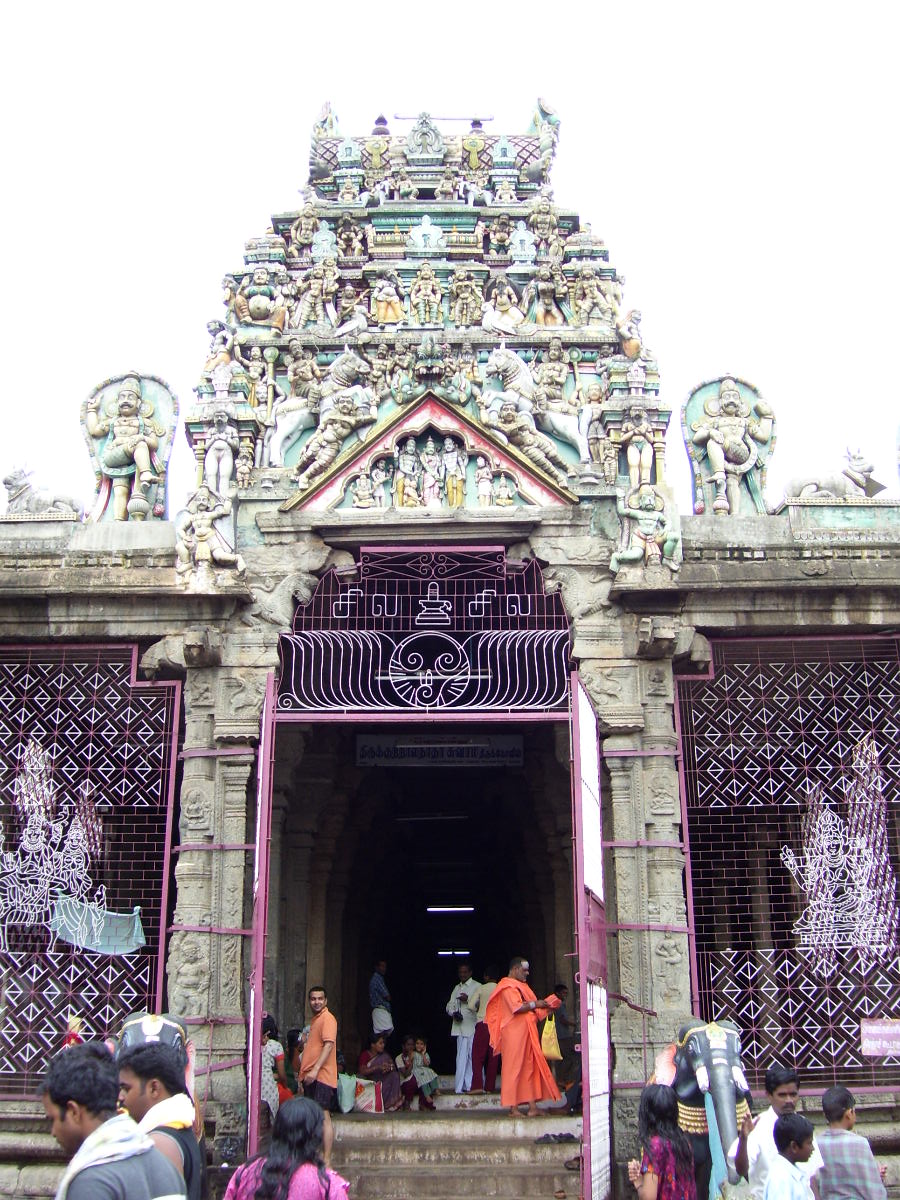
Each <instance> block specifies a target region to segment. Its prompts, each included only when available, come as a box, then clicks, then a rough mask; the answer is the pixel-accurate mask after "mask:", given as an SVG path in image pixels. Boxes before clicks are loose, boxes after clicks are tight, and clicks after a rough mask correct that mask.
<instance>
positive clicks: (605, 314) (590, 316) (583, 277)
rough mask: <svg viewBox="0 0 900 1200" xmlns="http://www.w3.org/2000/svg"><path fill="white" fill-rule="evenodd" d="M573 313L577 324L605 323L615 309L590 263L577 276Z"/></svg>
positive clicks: (573, 290) (573, 295) (573, 293)
mask: <svg viewBox="0 0 900 1200" xmlns="http://www.w3.org/2000/svg"><path fill="white" fill-rule="evenodd" d="M572 313H573V318H574V322H575V324H576V325H605V324H607V323H608V322H609V321H610V320H611V319H612V316H613V311H612V308H611V307H610V304H609V301H608V300H607V298H606V296H604V294H603V289H602V288H601V286H600V279H599V277H598V275H597V272H596V271H595V270H594V268H593V267H592V266H590V265H589V264H588V265H586V266H583V267H582V268H581V269H580V270H579V272H578V274H577V275H576V276H575V286H574V288H573V289H572Z"/></svg>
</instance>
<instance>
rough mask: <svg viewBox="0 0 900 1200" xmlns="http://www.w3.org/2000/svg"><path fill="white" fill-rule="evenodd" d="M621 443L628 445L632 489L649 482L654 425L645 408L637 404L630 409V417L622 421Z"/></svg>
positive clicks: (629, 474)
mask: <svg viewBox="0 0 900 1200" xmlns="http://www.w3.org/2000/svg"><path fill="white" fill-rule="evenodd" d="M619 445H620V446H625V447H626V457H627V459H628V482H629V484H630V486H631V489H632V491H634V490H635V489H636V488H638V487H640V485H641V484H643V483H649V482H650V472H651V470H652V469H653V426H652V425H651V424H650V422H649V421H648V420H647V413H646V411H645V410H644V409H643V408H640V407H639V406H637V405H635V406H634V407H632V408H630V409H629V411H628V417H627V418H626V420H625V421H623V422H622V431H621V433H620V434H619Z"/></svg>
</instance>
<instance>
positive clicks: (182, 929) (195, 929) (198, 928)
mask: <svg viewBox="0 0 900 1200" xmlns="http://www.w3.org/2000/svg"><path fill="white" fill-rule="evenodd" d="M168 932H169V933H227V934H234V935H235V936H236V937H253V930H252V929H232V928H230V927H229V926H227V925H170V926H169V929H168Z"/></svg>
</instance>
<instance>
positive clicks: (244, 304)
mask: <svg viewBox="0 0 900 1200" xmlns="http://www.w3.org/2000/svg"><path fill="white" fill-rule="evenodd" d="M234 311H235V314H236V315H237V319H238V320H239V321H240V323H241V324H242V325H263V326H268V327H271V328H272V329H277V330H278V332H279V333H284V323H285V320H286V319H287V309H286V308H285V305H284V298H283V295H282V293H281V290H280V288H278V287H276V286H275V284H274V283H273V281H272V279H271V277H270V273H269V270H268V268H266V267H256V268H255V269H254V271H253V274H252V275H249V276H245V277H244V278H243V279H242V280H241V284H240V287H239V288H238V290H237V293H236V295H235V297H234Z"/></svg>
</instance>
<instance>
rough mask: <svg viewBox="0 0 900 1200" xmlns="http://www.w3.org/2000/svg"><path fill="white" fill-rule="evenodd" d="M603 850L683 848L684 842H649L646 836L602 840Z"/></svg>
mask: <svg viewBox="0 0 900 1200" xmlns="http://www.w3.org/2000/svg"><path fill="white" fill-rule="evenodd" d="M602 845H603V849H604V850H643V849H650V850H683V849H684V842H651V841H648V840H647V838H635V839H634V840H632V841H621V840H620V841H615V842H603V843H602Z"/></svg>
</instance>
